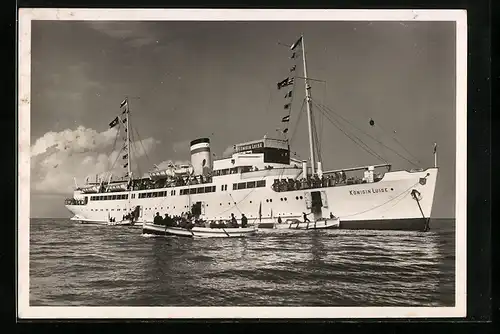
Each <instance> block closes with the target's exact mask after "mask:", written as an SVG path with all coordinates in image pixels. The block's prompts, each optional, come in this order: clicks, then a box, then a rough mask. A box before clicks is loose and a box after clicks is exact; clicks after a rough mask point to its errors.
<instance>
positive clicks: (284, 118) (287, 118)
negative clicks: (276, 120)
mask: <svg viewBox="0 0 500 334" xmlns="http://www.w3.org/2000/svg"><path fill="white" fill-rule="evenodd" d="M281 121H282V122H289V121H290V116H285V117H283V118H282V119H281Z"/></svg>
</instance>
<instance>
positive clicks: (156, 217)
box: [153, 212, 163, 225]
mask: <svg viewBox="0 0 500 334" xmlns="http://www.w3.org/2000/svg"><path fill="white" fill-rule="evenodd" d="M162 220H163V219H162V218H161V216H160V213H159V212H157V213H156V216H155V218H154V219H153V224H157V225H161V223H162Z"/></svg>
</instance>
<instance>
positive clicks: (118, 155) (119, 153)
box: [109, 147, 123, 173]
mask: <svg viewBox="0 0 500 334" xmlns="http://www.w3.org/2000/svg"><path fill="white" fill-rule="evenodd" d="M122 151H123V147H122V148H121V149H120V151H118V154H117V155H116V159H115V161H114V162H113V164H112V165H111V168H110V169H109V170H110V173H111V171H112V170H113V167H115V164H116V162H117V161H118V158H119V157H120V155H121V154H122Z"/></svg>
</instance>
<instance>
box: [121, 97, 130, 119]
mask: <svg viewBox="0 0 500 334" xmlns="http://www.w3.org/2000/svg"><path fill="white" fill-rule="evenodd" d="M123 107H125V110H124V111H123V112H122V115H123V114H126V113H127V112H128V98H125V100H123V101H122V103H120V109H121V108H123Z"/></svg>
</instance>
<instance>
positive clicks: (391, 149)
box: [320, 104, 418, 167]
mask: <svg viewBox="0 0 500 334" xmlns="http://www.w3.org/2000/svg"><path fill="white" fill-rule="evenodd" d="M320 106H322V107H323V108H325V109H326V110H327V111H329V112H331V113H333V114H335V115H337V116H338V117H340V118H342V119H343V120H344V121H345V122H347V123H349V124H350V125H351V126H352V127H353V128H355V129H357V130H359V131H360V132H362V133H364V134H365V135H366V136H368V137H370V138H371V139H373V140H374V141H376V142H377V143H379V144H380V145H382V146H384V147H385V148H387V149H388V150H390V151H392V152H394V153H395V154H396V155H398V156H399V157H401V158H403V159H404V160H406V161H408V162H409V163H410V164H412V165H413V166H416V167H418V165H417V164H415V163H414V162H413V161H411V160H410V159H408V158H406V157H404V156H403V155H401V154H400V153H398V152H397V151H396V150H394V149H393V148H390V147H389V146H387V145H385V144H384V143H382V142H381V141H380V140H378V139H376V138H374V137H373V136H371V135H370V134H369V133H366V132H364V131H363V130H361V129H360V128H358V127H356V126H355V125H353V124H352V123H351V122H349V121H348V120H346V119H345V118H344V117H342V116H341V115H339V114H337V113H336V112H334V111H333V110H332V109H331V108H329V107H328V106H324V105H321V104H320Z"/></svg>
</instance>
